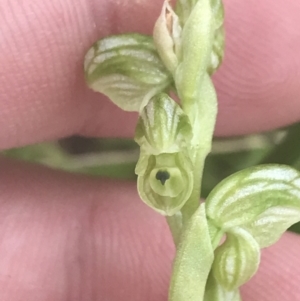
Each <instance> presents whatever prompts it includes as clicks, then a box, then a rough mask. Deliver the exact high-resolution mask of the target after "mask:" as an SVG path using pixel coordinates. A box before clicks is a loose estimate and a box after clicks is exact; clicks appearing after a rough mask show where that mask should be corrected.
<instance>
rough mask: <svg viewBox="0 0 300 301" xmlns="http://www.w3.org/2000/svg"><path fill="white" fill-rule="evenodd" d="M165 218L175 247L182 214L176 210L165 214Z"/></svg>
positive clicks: (180, 230) (178, 237) (179, 232)
mask: <svg viewBox="0 0 300 301" xmlns="http://www.w3.org/2000/svg"><path fill="white" fill-rule="evenodd" d="M166 220H167V222H168V225H169V228H170V231H171V233H172V237H173V241H174V244H175V246H176V247H177V246H178V243H179V240H180V236H181V232H182V214H181V212H177V213H176V214H174V215H172V216H167V217H166Z"/></svg>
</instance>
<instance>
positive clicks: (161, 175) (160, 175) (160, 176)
mask: <svg viewBox="0 0 300 301" xmlns="http://www.w3.org/2000/svg"><path fill="white" fill-rule="evenodd" d="M168 179H170V174H169V173H168V172H167V171H163V170H160V171H158V172H157V173H156V180H159V181H160V182H161V184H162V185H165V183H166V181H167V180H168Z"/></svg>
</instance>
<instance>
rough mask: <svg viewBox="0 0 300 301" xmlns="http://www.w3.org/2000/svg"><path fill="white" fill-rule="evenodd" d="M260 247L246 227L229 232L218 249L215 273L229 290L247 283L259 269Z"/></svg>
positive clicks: (214, 266)
mask: <svg viewBox="0 0 300 301" xmlns="http://www.w3.org/2000/svg"><path fill="white" fill-rule="evenodd" d="M259 262H260V249H259V245H258V244H257V242H256V240H255V239H254V238H253V237H252V236H251V234H250V233H249V232H247V231H246V230H244V229H241V228H236V229H234V230H231V232H229V233H228V234H227V238H226V241H225V242H224V243H223V244H222V245H221V246H220V247H218V248H217V249H216V251H215V260H214V263H213V267H212V270H213V274H214V277H215V278H216V279H217V281H218V282H219V283H220V284H221V285H222V286H223V287H224V288H225V289H227V290H229V291H232V290H235V289H237V288H238V287H239V286H241V285H243V284H244V283H246V282H247V281H248V280H249V279H250V278H251V277H252V276H253V275H254V274H255V272H256V271H257V268H258V266H259Z"/></svg>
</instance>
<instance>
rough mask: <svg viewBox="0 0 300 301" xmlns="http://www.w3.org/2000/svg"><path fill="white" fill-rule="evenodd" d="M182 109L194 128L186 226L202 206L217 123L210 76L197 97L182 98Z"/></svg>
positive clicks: (204, 80) (215, 101) (206, 76)
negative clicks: (192, 177) (207, 168)
mask: <svg viewBox="0 0 300 301" xmlns="http://www.w3.org/2000/svg"><path fill="white" fill-rule="evenodd" d="M195 98H196V99H195ZM182 108H183V110H184V112H185V113H186V114H187V115H188V116H189V118H190V121H191V124H192V127H193V139H192V141H191V144H192V150H191V153H192V155H193V156H192V157H193V158H194V188H193V191H192V194H191V196H190V198H189V199H188V201H187V202H186V204H185V205H184V207H183V208H182V216H183V224H185V223H186V221H188V220H189V219H190V217H191V216H192V215H193V213H194V212H195V211H196V209H197V208H198V206H199V204H200V195H201V182H202V175H203V169H204V163H205V159H206V156H207V155H208V153H209V152H210V150H211V144H212V138H213V132H214V127H215V122H216V115H217V95H216V92H215V89H214V86H213V83H212V81H211V78H210V77H209V75H208V74H205V76H204V77H203V79H202V83H201V87H200V89H199V91H198V93H197V95H196V96H194V95H193V96H191V98H189V97H186V98H185V99H184V98H182Z"/></svg>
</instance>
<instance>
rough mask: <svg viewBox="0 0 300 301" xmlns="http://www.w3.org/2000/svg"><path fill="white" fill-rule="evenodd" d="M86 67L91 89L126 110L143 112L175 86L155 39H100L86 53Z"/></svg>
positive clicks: (134, 36)
mask: <svg viewBox="0 0 300 301" xmlns="http://www.w3.org/2000/svg"><path fill="white" fill-rule="evenodd" d="M84 68H85V77H86V81H87V83H88V85H89V86H90V88H92V89H93V90H95V91H97V92H101V93H103V94H105V95H107V96H108V97H109V98H110V99H111V100H112V101H113V102H114V103H115V104H116V105H117V106H119V107H120V108H121V109H123V110H125V111H140V109H141V108H142V107H143V106H144V105H145V104H147V101H148V100H149V99H150V98H151V97H152V96H154V95H156V94H157V93H159V92H162V91H165V90H168V89H169V87H170V85H171V83H172V78H171V75H170V74H169V72H168V71H167V69H166V68H165V66H164V65H163V63H162V62H161V60H160V58H159V56H158V54H157V51H156V49H155V47H154V44H153V40H152V38H151V37H148V36H144V35H140V34H124V35H116V36H111V37H107V38H104V39H102V40H99V41H98V42H96V43H95V44H94V45H93V46H92V48H91V49H90V50H89V51H88V53H87V54H86V57H85V62H84Z"/></svg>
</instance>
